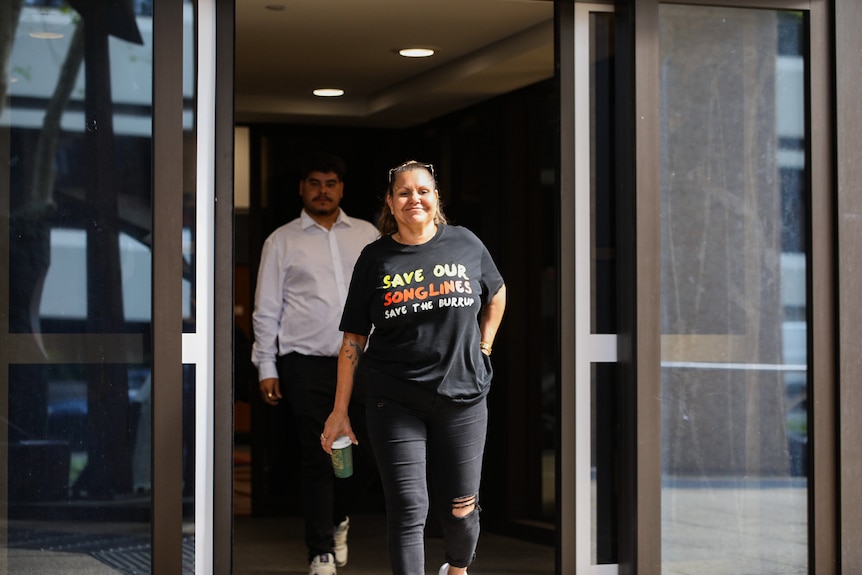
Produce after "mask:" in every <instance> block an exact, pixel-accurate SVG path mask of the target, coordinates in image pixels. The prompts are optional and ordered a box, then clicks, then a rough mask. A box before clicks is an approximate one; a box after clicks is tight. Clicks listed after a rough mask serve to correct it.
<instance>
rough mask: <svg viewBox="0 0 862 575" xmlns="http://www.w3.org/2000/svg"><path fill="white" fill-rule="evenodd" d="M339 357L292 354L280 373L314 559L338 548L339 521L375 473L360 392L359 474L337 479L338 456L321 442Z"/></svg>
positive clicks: (356, 417) (354, 410) (356, 406)
mask: <svg viewBox="0 0 862 575" xmlns="http://www.w3.org/2000/svg"><path fill="white" fill-rule="evenodd" d="M337 364H338V359H337V358H334V357H318V356H307V355H300V354H298V353H289V354H287V355H283V356H281V357H279V358H278V378H279V386H280V388H281V393H282V395H283V396H284V397H285V398H287V400H288V402H289V404H290V410H291V412H292V413H293V417H294V420H295V423H296V430H297V435H298V437H299V442H300V454H301V455H300V457H301V462H300V474H301V477H300V490H301V497H302V512H303V515H304V517H305V544H306V546H307V547H308V558H309V561H311V559H313V558H314V557H316V556H317V555H321V554H323V553H332V534H333V530H334V526H335V525H337V524H338V523H340V522H341V521H343V520H344V518H345V517H346V516H347V515H349V514H350V513H351V511H352V510H353V509H354V508H355V507H356V505H357V504H358V502H359V499H360V498H361V497H362V495H363V494H364V493H365V491H366V490H367V488H368V485H369V484H370V481H371V480H372V479H373V478H374V475H375V470H374V462H373V457H372V456H371V451H370V443H369V441H368V437H367V433H366V426H365V406H364V401H363V399H364V398H362V397H360V394H354V400H353V401H351V404H350V408H349V410H348V415H349V416H350V424H351V426H352V427H353V432H354V433H355V434H356V438H357V439H358V440H359V445H358V446H353V475H352V476H351V477H348V478H343V479H342V478H336V477H335V475H334V472H333V470H332V460H331V459H330V457H329V455H327V454H326V452H324V451H323V449H322V448H321V447H320V434H321V433H323V425H324V423H325V422H326V418H327V417H329V414H330V413H331V412H332V407H333V402H334V400H335V383H336V370H337Z"/></svg>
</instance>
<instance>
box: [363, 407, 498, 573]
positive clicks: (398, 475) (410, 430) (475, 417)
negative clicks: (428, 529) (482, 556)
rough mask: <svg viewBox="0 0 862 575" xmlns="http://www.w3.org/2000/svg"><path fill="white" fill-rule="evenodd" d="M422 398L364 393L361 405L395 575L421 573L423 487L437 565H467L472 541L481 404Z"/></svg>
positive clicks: (484, 423) (483, 431)
mask: <svg viewBox="0 0 862 575" xmlns="http://www.w3.org/2000/svg"><path fill="white" fill-rule="evenodd" d="M429 401H430V403H428V404H424V405H422V403H424V402H420V401H417V402H415V403H413V404H411V405H405V404H404V403H403V402H394V401H392V400H389V399H383V398H378V397H374V396H369V397H368V400H367V403H366V414H367V417H366V419H367V425H368V435H369V437H370V439H371V444H372V448H373V450H374V454H375V457H376V458H377V464H378V468H379V471H380V477H381V479H382V481H383V492H384V496H385V500H386V524H387V541H388V547H389V559H390V562H391V564H392V572H393V573H394V574H395V575H424V574H425V521H426V519H427V517H428V510H429V489H428V488H429V485H430V488H431V493H432V497H431V498H430V501H431V502H432V504H433V506H434V513H435V514H436V515H437V516H438V517H439V521H440V525H441V527H442V531H443V540H444V544H445V549H446V557H445V561H446V562H448V563H449V564H450V565H452V566H455V567H467V566H468V565H469V564H470V563H471V562H472V561H473V558H474V556H475V553H476V543H477V542H478V540H479V483H480V479H481V474H482V456H483V453H484V450H485V437H486V435H487V430H488V406H487V402H486V400H485V399H484V398H483V399H482V400H481V401H479V402H477V403H474V404H470V405H464V404H460V403H454V402H452V401H449V400H447V399H446V398H444V397H442V396H438V395H435V396H433V398H429ZM426 462H427V465H426ZM440 563H441V564H442V563H443V560H441V561H440Z"/></svg>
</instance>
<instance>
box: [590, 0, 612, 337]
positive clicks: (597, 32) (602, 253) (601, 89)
mask: <svg viewBox="0 0 862 575" xmlns="http://www.w3.org/2000/svg"><path fill="white" fill-rule="evenodd" d="M613 31H614V15H613V13H611V12H593V13H591V14H590V148H591V149H590V160H591V161H590V196H591V197H590V210H591V212H592V213H591V214H590V219H591V224H592V225H591V226H590V230H591V232H592V233H591V237H590V251H591V254H592V256H591V258H590V260H591V262H592V270H591V274H590V277H591V278H592V286H591V292H592V293H591V301H592V302H593V305H592V308H591V310H592V321H591V331H592V333H602V334H613V333H617V289H616V266H617V262H616V257H617V255H616V247H617V237H616V233H617V232H616V230H617V228H616V195H615V193H614V189H615V188H614V165H613V158H614V153H613V149H614V148H613V146H614V142H613V134H614V122H613V112H614V99H613V94H614V91H613V77H614V56H613V53H614V34H613Z"/></svg>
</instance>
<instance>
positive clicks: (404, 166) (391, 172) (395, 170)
mask: <svg viewBox="0 0 862 575" xmlns="http://www.w3.org/2000/svg"><path fill="white" fill-rule="evenodd" d="M413 167H419V168H425V169H426V170H428V172H429V173H430V174H431V179H432V180H434V181H435V182H436V181H437V176H436V175H435V174H434V164H423V163H422V162H417V161H416V160H410V161H407V162H404V163H403V164H400V165H398V166H395V167H394V168H392V169H391V170H389V184H390V185H392V181H393V180H394V179H395V176H396V175H398V174H400V173H401V172H406V171H407V170H410V169H412V168H413Z"/></svg>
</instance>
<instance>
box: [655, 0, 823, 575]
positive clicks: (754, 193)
mask: <svg viewBox="0 0 862 575" xmlns="http://www.w3.org/2000/svg"><path fill="white" fill-rule="evenodd" d="M659 14H660V58H661V60H660V61H661V106H662V115H661V230H662V236H661V242H662V243H661V253H662V261H661V266H662V268H661V269H662V296H661V297H662V304H661V321H662V345H661V354H662V472H663V490H662V572H663V573H667V574H675V573H684V572H691V571H696V572H697V573H699V574H704V575H711V574H725V573H727V574H731V573H764V574H768V573H776V574H777V573H781V574H788V573H807V571H808V561H807V556H808V550H807V543H808V542H807V529H808V517H807V478H806V473H807V471H806V468H807V463H806V458H807V406H806V397H807V395H806V393H807V392H806V390H807V388H808V383H807V372H806V365H807V356H806V341H807V335H806V332H807V323H806V308H807V305H806V303H807V302H806V295H805V294H806V267H807V266H806V257H807V256H806V253H805V252H804V246H805V245H806V241H805V237H804V230H805V224H804V223H805V222H806V221H807V213H806V212H805V206H806V204H807V202H806V201H805V200H804V198H805V195H806V194H807V190H806V189H805V185H804V183H805V182H806V181H807V179H808V178H807V177H806V170H807V165H806V156H805V149H806V140H807V134H806V127H805V114H804V109H805V89H804V86H805V80H804V78H805V60H804V57H803V54H804V53H806V48H805V46H804V45H802V42H801V39H802V38H804V37H805V36H806V35H805V33H804V19H803V18H802V16H801V14H799V13H795V12H776V11H768V10H745V9H727V8H708V7H693V6H677V5H666V4H662V5H661V6H660V12H659Z"/></svg>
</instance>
